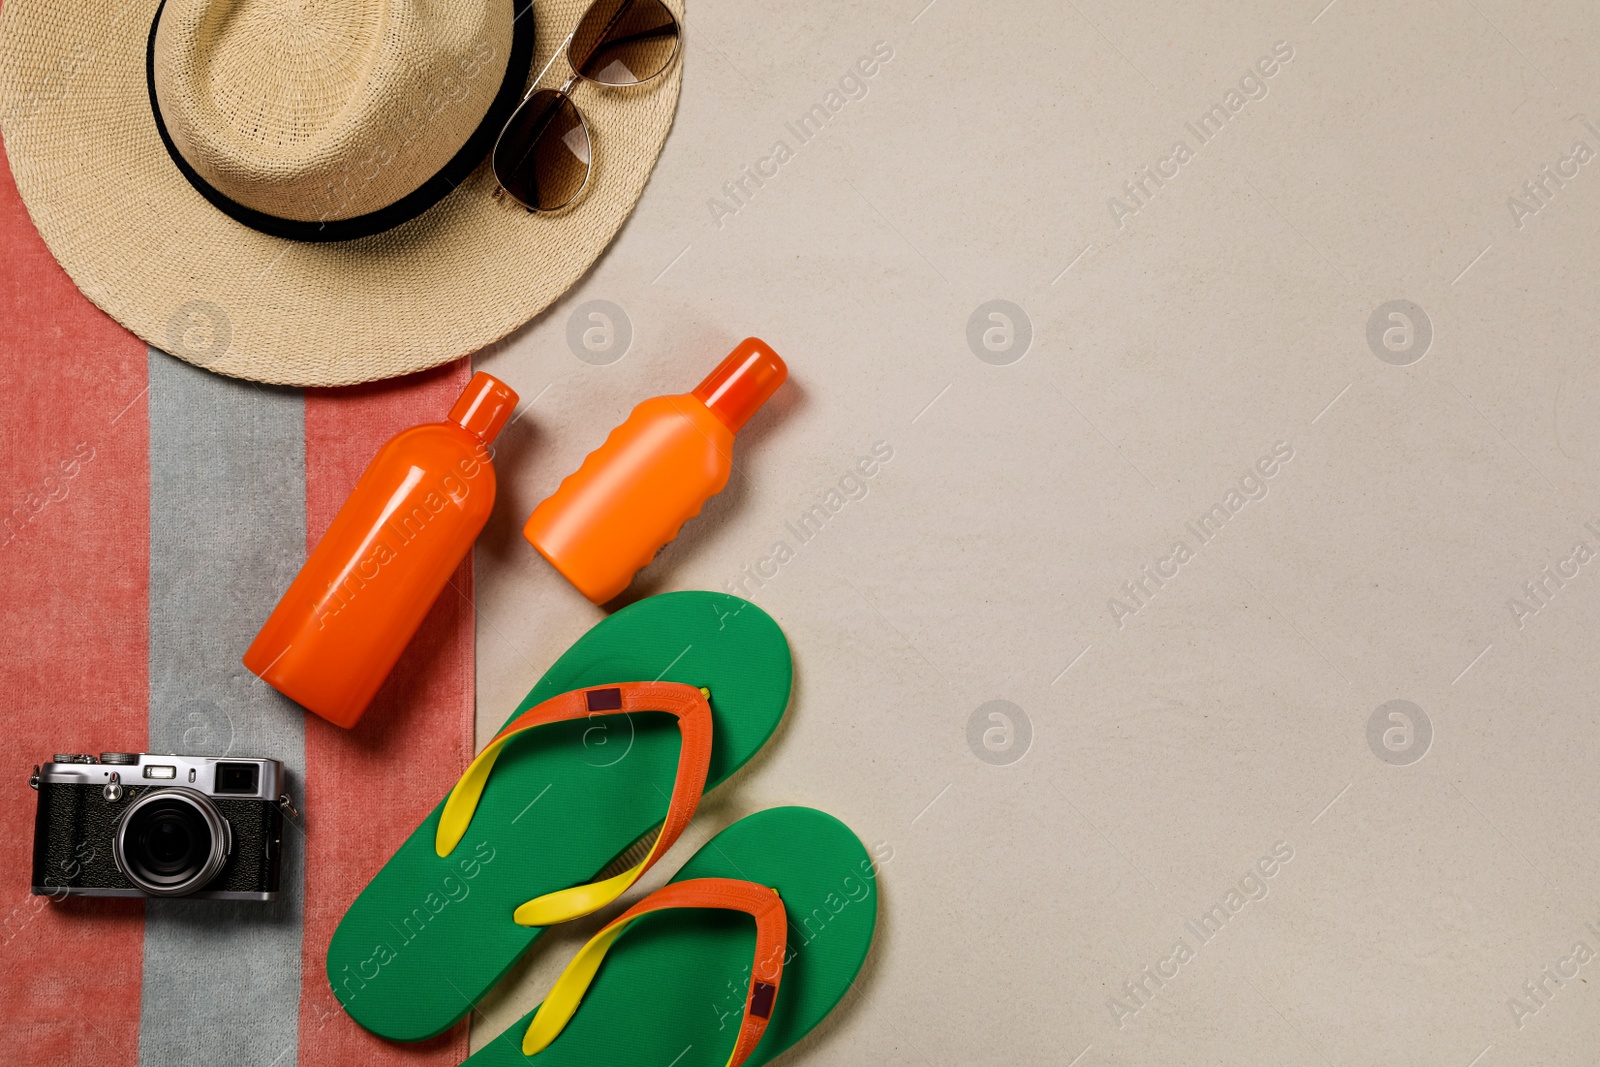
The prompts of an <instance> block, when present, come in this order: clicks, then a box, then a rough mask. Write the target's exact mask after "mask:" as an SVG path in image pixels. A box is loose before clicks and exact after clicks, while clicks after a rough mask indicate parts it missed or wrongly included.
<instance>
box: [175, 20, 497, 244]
mask: <svg viewBox="0 0 1600 1067" xmlns="http://www.w3.org/2000/svg"><path fill="white" fill-rule="evenodd" d="M511 20H512V9H511V5H510V4H508V3H504V2H501V0H491V2H489V3H485V2H484V0H342V2H340V3H331V4H330V3H305V2H303V0H302V2H295V0H273V2H269V3H256V4H249V5H244V6H242V7H239V8H234V7H233V5H231V4H229V3H227V2H226V0H167V3H166V6H165V7H164V8H162V11H161V24H160V28H159V29H158V30H157V32H156V42H155V63H154V64H153V70H154V72H155V82H156V97H157V99H158V100H159V101H160V102H161V114H162V116H163V117H164V118H165V120H166V123H167V131H168V132H169V133H170V134H171V135H172V139H173V141H174V142H175V143H176V144H177V146H178V149H179V151H180V152H181V153H182V154H183V157H184V159H186V160H188V161H189V164H190V165H191V166H192V167H194V168H195V170H196V171H198V172H199V173H200V174H201V176H203V177H204V178H205V179H206V181H207V182H209V183H210V184H211V185H212V186H213V187H215V188H216V189H218V190H220V191H221V192H222V193H224V194H225V195H227V196H228V197H229V198H230V199H232V200H235V201H237V202H238V203H241V204H244V205H245V206H246V207H252V208H255V209H256V210H258V211H264V212H266V213H267V214H269V215H276V216H278V217H280V218H290V219H300V220H317V219H323V218H327V219H345V218H351V217H353V216H356V215H365V214H367V213H369V212H372V211H376V210H378V209H379V208H382V207H385V206H387V205H388V204H392V203H393V202H394V201H396V200H399V199H400V198H401V197H402V196H405V195H406V194H407V193H409V192H411V191H412V190H413V189H415V188H417V187H418V186H419V185H421V184H422V183H423V182H424V181H426V180H427V179H428V178H429V177H430V176H431V175H433V174H435V173H437V172H438V171H439V170H440V169H441V168H443V166H444V165H445V164H446V163H447V162H449V160H450V158H451V157H452V156H454V155H455V154H456V153H457V152H458V151H460V150H461V146H462V145H464V144H466V142H467V138H468V137H469V136H471V134H472V131H473V130H474V129H476V128H477V126H478V123H479V122H481V121H482V119H483V116H484V114H485V112H487V111H488V110H489V105H490V103H491V102H492V101H493V100H494V96H495V93H496V92H497V91H498V90H499V88H500V85H501V82H502V81H503V79H504V78H505V73H506V63H507V61H508V60H509V59H510V52H511Z"/></svg>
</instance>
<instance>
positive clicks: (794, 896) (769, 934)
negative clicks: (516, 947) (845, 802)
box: [463, 808, 878, 1067]
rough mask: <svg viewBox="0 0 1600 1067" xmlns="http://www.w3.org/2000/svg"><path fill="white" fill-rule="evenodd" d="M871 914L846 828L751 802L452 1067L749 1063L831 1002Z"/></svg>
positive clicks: (861, 862) (843, 984) (860, 947)
mask: <svg viewBox="0 0 1600 1067" xmlns="http://www.w3.org/2000/svg"><path fill="white" fill-rule="evenodd" d="M741 913H743V914H741ZM752 918H753V919H754V920H755V921H754V922H752V921H751V920H752ZM877 918H878V886H877V868H876V866H875V865H874V863H873V861H872V860H871V858H870V857H868V855H867V851H866V849H865V848H863V847H862V845H861V842H860V841H859V840H857V838H856V836H855V834H853V833H851V832H850V829H849V828H848V827H846V826H845V825H844V824H843V823H841V822H840V821H839V820H837V819H835V818H834V817H833V816H831V815H826V814H824V813H822V812H820V811H817V810H815V809H814V808H771V809H769V810H767V811H762V812H757V813H756V814H754V815H751V816H748V817H747V818H744V819H741V820H740V821H738V822H736V823H734V824H733V825H732V826H730V827H728V828H727V829H726V830H724V831H722V833H720V834H718V835H717V836H716V837H714V838H712V839H711V840H710V841H708V842H706V844H705V845H703V846H702V847H701V849H700V851H698V852H696V853H695V854H694V856H693V857H692V858H690V860H689V862H688V863H686V864H684V865H683V869H682V870H681V871H679V872H678V873H677V875H676V876H675V877H674V878H673V879H672V881H671V882H669V883H668V884H667V885H666V886H664V887H662V888H661V889H659V890H657V891H656V892H654V893H652V894H650V895H649V896H647V897H645V898H644V899H643V900H641V901H640V902H639V903H638V904H636V905H634V906H633V907H632V908H630V909H628V911H627V912H624V913H623V914H622V915H621V916H619V917H618V918H617V919H615V920H614V921H613V922H612V923H610V924H609V925H608V926H606V927H605V928H604V929H602V930H601V931H600V933H598V934H596V935H595V937H594V939H593V940H591V941H590V942H589V943H588V944H587V945H585V946H584V947H583V948H582V949H580V950H579V951H578V954H577V955H576V956H574V957H573V959H572V962H571V963H569V964H568V965H567V969H566V971H565V972H564V973H563V974H562V976H561V978H560V979H558V980H557V982H556V984H555V986H554V987H552V988H551V990H550V994H549V996H548V997H546V998H545V1002H544V1003H543V1004H541V1005H540V1006H539V1007H538V1008H537V1009H535V1010H534V1011H533V1012H530V1013H529V1014H528V1015H526V1016H524V1017H523V1019H522V1021H521V1022H519V1023H518V1024H517V1025H516V1026H513V1027H512V1028H511V1029H510V1030H508V1031H507V1032H506V1033H503V1034H501V1035H500V1036H499V1037H497V1038H495V1039H494V1040H493V1041H491V1042H490V1043H489V1044H487V1045H485V1046H484V1047H483V1048H482V1049H480V1050H479V1051H478V1053H477V1054H476V1055H474V1056H473V1057H471V1058H470V1059H469V1060H467V1062H466V1063H465V1064H463V1067H594V1065H596V1064H621V1063H655V1064H663V1065H664V1064H669V1063H670V1064H672V1065H673V1067H739V1065H740V1064H745V1065H746V1067H757V1065H759V1064H764V1063H767V1062H768V1061H770V1060H772V1059H773V1058H775V1057H776V1056H778V1055H779V1054H780V1053H782V1052H783V1051H785V1050H786V1049H788V1048H790V1047H791V1046H792V1045H794V1044H795V1043H796V1042H797V1041H799V1040H800V1039H801V1038H802V1037H804V1036H805V1035H806V1034H808V1033H810V1032H811V1030H812V1029H813V1028H814V1027H815V1026H816V1025H817V1024H818V1023H819V1022H821V1021H822V1019H823V1017H824V1016H826V1015H827V1014H828V1012H830V1011H832V1010H833V1008H834V1006H835V1005H836V1004H838V1003H839V1001H840V999H841V998H843V996H844V995H845V993H846V992H847V991H848V990H849V989H850V985H851V983H852V982H853V981H854V980H855V977H856V975H857V974H858V973H859V972H860V970H861V965H862V963H863V962H864V961H865V960H866V958H867V950H868V948H869V947H870V946H871V944H872V932H873V928H874V927H875V926H876V925H877Z"/></svg>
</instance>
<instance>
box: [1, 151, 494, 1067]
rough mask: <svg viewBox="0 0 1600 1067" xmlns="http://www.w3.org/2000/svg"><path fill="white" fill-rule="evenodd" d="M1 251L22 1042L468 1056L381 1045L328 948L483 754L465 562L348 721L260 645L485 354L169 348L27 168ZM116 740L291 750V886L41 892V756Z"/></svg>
mask: <svg viewBox="0 0 1600 1067" xmlns="http://www.w3.org/2000/svg"><path fill="white" fill-rule="evenodd" d="M0 248H3V249H4V250H5V251H4V257H3V266H0V354H3V363H0V387H3V390H0V396H3V398H4V399H3V408H0V411H3V415H0V472H3V477H4V483H3V484H4V492H5V494H6V497H5V501H4V507H5V514H4V517H3V519H0V583H3V584H0V620H3V621H0V641H3V642H4V647H3V651H0V693H3V694H4V699H5V705H4V709H3V711H0V714H3V715H4V723H3V726H0V784H3V787H4V796H5V801H4V803H0V1035H3V1042H4V1053H3V1057H0V1061H3V1062H4V1063H6V1064H8V1065H11V1064H15V1065H34V1064H39V1065H44V1064H50V1065H68V1064H84V1065H91V1064H92V1065H96V1067H105V1065H107V1064H123V1063H129V1062H131V1061H133V1060H134V1059H135V1057H137V1060H138V1062H139V1063H140V1064H141V1065H146V1067H176V1065H179V1064H206V1065H233V1064H240V1065H243V1064H251V1065H257V1067H295V1065H299V1067H324V1065H326V1067H334V1065H338V1067H352V1065H356V1064H401V1063H405V1064H417V1065H426V1064H454V1063H459V1062H460V1061H461V1059H463V1058H464V1057H465V1055H466V1053H467V1036H466V1028H465V1024H463V1025H462V1026H458V1027H457V1028H455V1029H454V1030H452V1031H451V1032H450V1033H448V1034H446V1035H444V1036H442V1037H440V1038H438V1039H436V1040H435V1041H432V1042H428V1043H426V1044H424V1045H419V1046H407V1047H401V1046H396V1045H392V1044H389V1043H386V1042H384V1041H381V1040H379V1039H377V1038H375V1037H373V1036H371V1035H370V1034H368V1033H366V1032H365V1031H363V1030H361V1029H360V1028H359V1027H357V1026H356V1025H355V1024H354V1023H352V1022H351V1021H350V1020H349V1019H348V1018H347V1017H346V1016H345V1014H344V1013H343V1011H342V1010H341V1009H340V1008H339V1006H338V1004H337V1002H336V1001H335V1000H334V998H333V995H332V992H331V991H330V990H329V988H328V983H327V979H326V977H325V974H324V969H323V960H324V955H325V952H326V949H327V945H328V941H329V938H330V937H331V936H332V933H333V930H334V927H335V926H336V925H337V923H338V921H339V918H340V916H342V915H343V914H344V911H345V908H346V907H347V906H348V905H349V903H350V901H351V900H352V899H353V898H354V897H355V895H356V893H357V892H359V890H360V889H361V887H362V886H363V885H365V884H366V882H367V880H368V879H369V878H370V877H371V876H372V874H373V873H374V872H375V871H376V870H377V869H378V868H379V867H380V866H381V865H382V864H383V862H384V861H385V860H386V859H387V858H388V856H389V855H390V853H391V852H392V851H393V849H394V848H395V847H396V846H397V845H398V844H399V842H400V841H401V840H402V839H403V838H404V836H405V835H406V833H407V832H408V831H409V830H410V829H411V828H412V827H414V826H415V825H416V823H417V822H419V821H420V820H421V819H422V818H423V816H424V815H425V814H426V813H427V812H428V811H429V809H430V808H431V807H432V805H433V804H434V803H435V802H436V801H437V800H438V798H439V797H440V796H442V795H443V794H444V793H445V791H446V790H447V789H448V788H449V786H450V784H451V783H452V782H453V781H454V780H455V778H456V777H457V776H458V775H459V774H460V773H461V771H462V770H463V769H464V768H465V767H466V764H467V762H468V760H469V759H470V757H471V754H472V749H473V610H472V570H471V567H472V561H471V558H470V556H469V558H468V559H467V560H466V562H464V563H463V565H462V567H461V569H460V571H459V572H458V573H457V574H456V575H455V576H454V578H453V580H452V583H451V586H450V587H447V588H446V590H445V592H444V594H443V596H441V597H440V600H439V602H438V604H437V605H435V607H434V609H433V612H432V614H431V615H430V616H429V617H428V619H427V621H426V622H425V623H424V624H423V626H422V629H421V631H420V632H419V634H418V635H417V637H416V639H415V640H414V641H413V642H412V644H411V647H410V648H409V649H408V650H407V652H406V654H405V655H404V657H403V658H402V660H401V663H400V665H399V667H397V669H396V671H395V673H394V675H393V676H392V677H391V678H390V679H389V682H388V684H387V685H386V687H385V688H384V690H383V691H382V692H381V693H380V695H379V697H378V699H377V702H376V703H375V704H374V706H373V707H372V708H371V709H370V710H369V711H368V713H367V715H366V717H365V718H364V719H363V720H362V722H361V724H360V725H359V727H358V728H357V729H355V730H353V731H344V730H340V729H338V728H337V727H334V726H331V725H329V724H327V723H325V722H323V721H322V720H321V719H318V718H317V717H316V716H314V715H309V714H305V713H303V712H302V711H301V710H300V709H299V708H298V707H296V706H295V705H293V704H292V703H290V702H289V701H287V700H286V699H284V698H283V697H281V696H280V695H279V694H278V693H276V692H275V691H273V690H272V689H271V688H270V687H268V686H266V685H265V684H263V683H261V682H260V681H259V680H257V679H256V678H255V677H254V676H253V675H251V674H250V673H249V672H248V671H247V670H245V668H244V666H243V665H242V664H241V663H240V659H239V657H240V656H241V655H242V654H243V652H244V650H245V647H246V646H247V645H248V643H249V642H250V639H251V638H252V637H253V636H254V634H255V632H256V629H257V628H258V627H259V626H260V625H261V623H262V621H263V620H264V619H265V618H266V616H267V613H268V612H269V611H270V610H271V609H272V607H273V605H274V604H275V603H276V602H277V598H278V597H279V596H280V595H281V594H282V592H283V590H284V588H285V587H286V586H287V585H288V584H289V581H290V579H291V578H292V577H293V576H294V574H295V572H296V571H297V569H298V568H299V567H300V565H301V563H302V562H303V561H304V559H305V555H306V551H307V547H308V545H314V544H315V543H316V541H317V539H318V537H319V536H320V535H321V533H322V531H323V530H324V529H326V527H327V525H328V523H329V522H330V520H331V519H332V517H333V515H334V513H335V511H336V510H337V509H338V507H339V504H340V503H341V502H342V501H343V500H344V498H345V495H346V494H347V493H348V492H349V491H350V489H351V487H352V486H353V485H354V484H355V480H356V478H357V477H358V476H359V475H360V473H361V471H362V470H363V469H364V467H365V466H366V463H367V461H368V460H369V459H371V457H372V455H373V453H374V452H375V450H376V449H377V447H378V446H379V445H380V444H381V443H382V442H383V441H384V440H385V439H387V438H388V437H389V436H391V435H392V434H394V433H395V432H397V431H399V430H400V429H402V428H404V427H406V426H409V425H412V424H414V423H417V422H422V421H428V420H433V419H438V418H441V417H442V415H443V413H444V412H445V411H446V410H447V409H448V407H449V405H450V402H451V401H452V400H453V399H454V398H455V396H456V394H457V393H458V392H459V390H460V389H461V387H462V385H463V384H464V383H465V381H466V379H467V378H468V376H469V368H468V366H467V365H466V361H462V362H461V363H459V364H456V365H452V366H449V367H446V368H443V369H440V370H438V371H434V372H429V373H426V374H421V375H417V376H414V377H412V378H408V379H404V380H401V381H397V382H392V383H383V384H380V385H375V386H368V387H358V388H353V389H345V390H337V391H317V390H310V391H302V390H294V389H281V388H273V387H269V386H259V385H254V384H251V383H248V382H241V381H235V380H231V379H226V378H221V377H218V376H216V375H213V374H210V373H207V372H206V371H203V370H197V369H195V368H193V367H191V366H189V365H187V364H184V363H181V362H179V361H177V360H175V359H171V358H169V357H168V356H165V355H163V354H161V353H160V352H156V351H151V350H147V349H146V347H145V345H144V343H143V342H141V341H139V340H138V339H137V338H135V337H134V336H133V335H131V334H129V333H128V332H127V331H125V330H124V329H122V328H121V327H120V326H118V325H117V324H116V323H115V322H113V321H112V320H111V319H109V318H108V317H107V316H106V315H104V314H103V313H101V312H100V311H99V310H98V309H97V308H95V307H94V306H93V305H91V304H90V303H89V302H88V301H87V300H86V299H85V298H84V297H83V296H82V295H81V294H80V293H79V292H78V291H77V289H76V288H75V287H74V286H73V284H72V282H71V280H70V279H68V278H67V276H66V274H65V273H64V272H63V271H62V270H61V269H60V267H58V266H57V265H56V263H55V261H54V260H53V259H52V258H51V257H50V254H49V252H48V251H47V250H46V248H45V246H44V244H43V242H42V241H41V240H40V238H39V236H38V234H37V233H36V232H35V230H34V228H33V226H32V224H31V222H30V221H29V219H28V216H27V212H26V210H25V208H24V207H23V205H22V202H21V200H20V198H19V197H18V195H17V191H16V188H15V186H14V184H13V183H12V180H11V174H10V170H9V168H8V167H5V166H4V165H0ZM164 254H172V255H182V251H181V250H170V251H168V252H166V253H164ZM102 750H104V751H141V750H143V751H156V752H181V753H192V754H199V755H221V754H223V753H231V754H234V755H240V756H265V757H272V758H275V759H280V760H282V761H283V762H284V763H285V764H286V765H287V767H288V768H289V780H290V790H291V793H292V794H293V796H294V798H295V800H296V801H297V803H298V804H299V805H300V807H301V809H302V811H303V813H304V828H303V830H302V829H299V828H296V829H291V830H286V831H285V838H286V840H285V850H286V851H285V864H284V876H283V890H282V895H281V898H280V899H279V900H278V901H276V902H274V903H272V904H254V905H251V904H242V903H232V902H226V903H224V902H209V901H189V902H184V901H173V900H149V901H143V900H89V899H83V898H74V899H69V900H66V901H62V902H51V901H49V900H48V899H47V898H44V897H34V896H31V895H30V893H29V886H30V881H31V878H30V873H31V842H32V840H33V819H34V794H33V793H32V792H31V791H30V790H29V789H28V785H27V780H28V776H29V774H30V772H31V771H32V768H33V765H34V764H36V763H39V762H43V761H47V760H49V759H50V758H51V756H52V754H53V753H56V752H91V753H94V752H100V751H102Z"/></svg>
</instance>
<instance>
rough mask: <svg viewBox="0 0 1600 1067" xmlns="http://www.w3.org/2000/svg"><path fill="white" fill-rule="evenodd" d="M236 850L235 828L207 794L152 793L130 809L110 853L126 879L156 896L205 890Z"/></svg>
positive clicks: (177, 790) (181, 790)
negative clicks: (234, 847) (234, 840)
mask: <svg viewBox="0 0 1600 1067" xmlns="http://www.w3.org/2000/svg"><path fill="white" fill-rule="evenodd" d="M232 851H233V830H232V828H231V827H230V826H229V825H228V821H227V820H226V819H224V818H223V817H222V813H221V812H220V811H218V810H217V806H216V804H214V803H212V801H211V798H210V797H208V796H206V795H205V794H204V793H199V792H196V791H195V790H192V789H184V788H181V787H179V788H171V789H152V790H150V791H148V792H146V793H145V794H144V795H143V796H142V797H140V798H139V799H138V800H136V801H134V802H133V803H132V804H130V805H129V806H128V810H127V811H125V812H124V813H123V815H122V819H121V821H120V822H119V823H118V824H117V833H116V837H115V838H114V839H113V841H112V845H111V855H112V858H113V859H114V860H115V861H116V864H117V869H118V870H119V871H121V872H122V874H123V877H125V878H127V879H128V881H130V882H132V883H133V884H134V885H136V886H138V887H139V888H140V889H142V890H144V891H145V892H146V893H149V894H150V895H151V896H158V897H181V896H187V895H188V894H190V893H194V892H196V891H198V890H201V889H204V888H205V887H206V886H207V885H208V884H209V883H210V882H211V880H212V879H213V878H215V877H216V876H217V874H218V872H220V871H221V870H222V866H223V864H224V863H226V862H227V861H228V855H229V853H231V852H232Z"/></svg>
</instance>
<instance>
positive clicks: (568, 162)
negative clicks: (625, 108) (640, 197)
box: [490, 0, 681, 211]
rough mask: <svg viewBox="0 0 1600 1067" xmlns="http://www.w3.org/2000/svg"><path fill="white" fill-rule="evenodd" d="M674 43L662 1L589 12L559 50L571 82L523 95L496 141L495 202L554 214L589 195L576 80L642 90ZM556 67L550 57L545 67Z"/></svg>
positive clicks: (585, 131)
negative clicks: (585, 193) (505, 201)
mask: <svg viewBox="0 0 1600 1067" xmlns="http://www.w3.org/2000/svg"><path fill="white" fill-rule="evenodd" d="M680 36H681V33H680V31H679V29H678V20H677V19H676V18H675V17H673V14H672V12H671V11H668V10H667V7H666V5H665V4H663V3H662V2H661V0H595V2H594V3H593V4H590V5H589V9H588V10H587V11H585V12H584V14H583V18H582V19H581V20H579V22H578V28H577V29H575V30H573V31H572V33H571V34H569V35H568V37H567V39H566V41H565V42H563V43H564V44H565V45H566V53H567V64H568V65H569V66H570V67H571V68H572V72H573V73H572V76H571V77H570V78H568V79H567V80H566V83H565V84H564V85H562V86H561V88H559V89H538V90H535V89H529V90H528V94H527V95H526V96H524V97H523V98H522V103H521V104H519V105H518V106H517V110H516V111H514V112H512V113H511V119H510V121H508V122H507V123H506V125H505V128H504V129H503V130H501V131H500V137H499V139H498V140H496V141H495V145H494V152H493V154H492V155H491V157H490V158H491V160H492V164H493V167H494V176H495V180H496V181H498V182H499V183H500V189H499V190H496V192H495V195H496V196H500V195H502V192H503V193H504V195H508V196H510V197H511V198H512V199H513V200H515V201H516V202H517V203H519V204H521V205H522V206H523V207H525V208H527V209H528V210H529V211H560V210H561V209H562V208H565V207H567V206H568V205H570V204H572V203H573V201H575V200H577V199H578V197H579V196H580V195H582V193H583V191H584V189H585V188H587V187H588V184H589V174H590V172H591V171H592V170H593V164H592V162H591V160H592V153H591V152H590V150H589V127H588V126H587V125H586V124H585V123H584V121H583V116H582V115H581V114H579V112H578V108H577V107H576V105H574V104H573V102H572V97H571V95H570V94H571V92H572V89H573V87H574V86H575V85H577V84H578V81H579V80H580V79H581V80H583V81H587V82H593V83H594V84H596V85H610V86H618V85H642V84H643V83H645V82H647V81H649V80H651V79H652V78H655V77H657V76H658V75H660V74H661V73H662V72H663V71H665V70H666V69H667V68H668V67H669V66H671V65H672V60H673V58H674V57H675V56H676V55H677V54H678V39H679V37H680ZM560 54H561V49H560V48H557V49H556V55H560ZM555 60H556V56H551V57H550V63H554V62H555ZM550 63H546V64H545V68H544V70H542V71H540V72H539V77H537V78H535V79H533V84H534V85H538V84H539V82H540V81H541V80H542V79H543V78H544V75H545V71H548V70H549V69H550Z"/></svg>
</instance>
